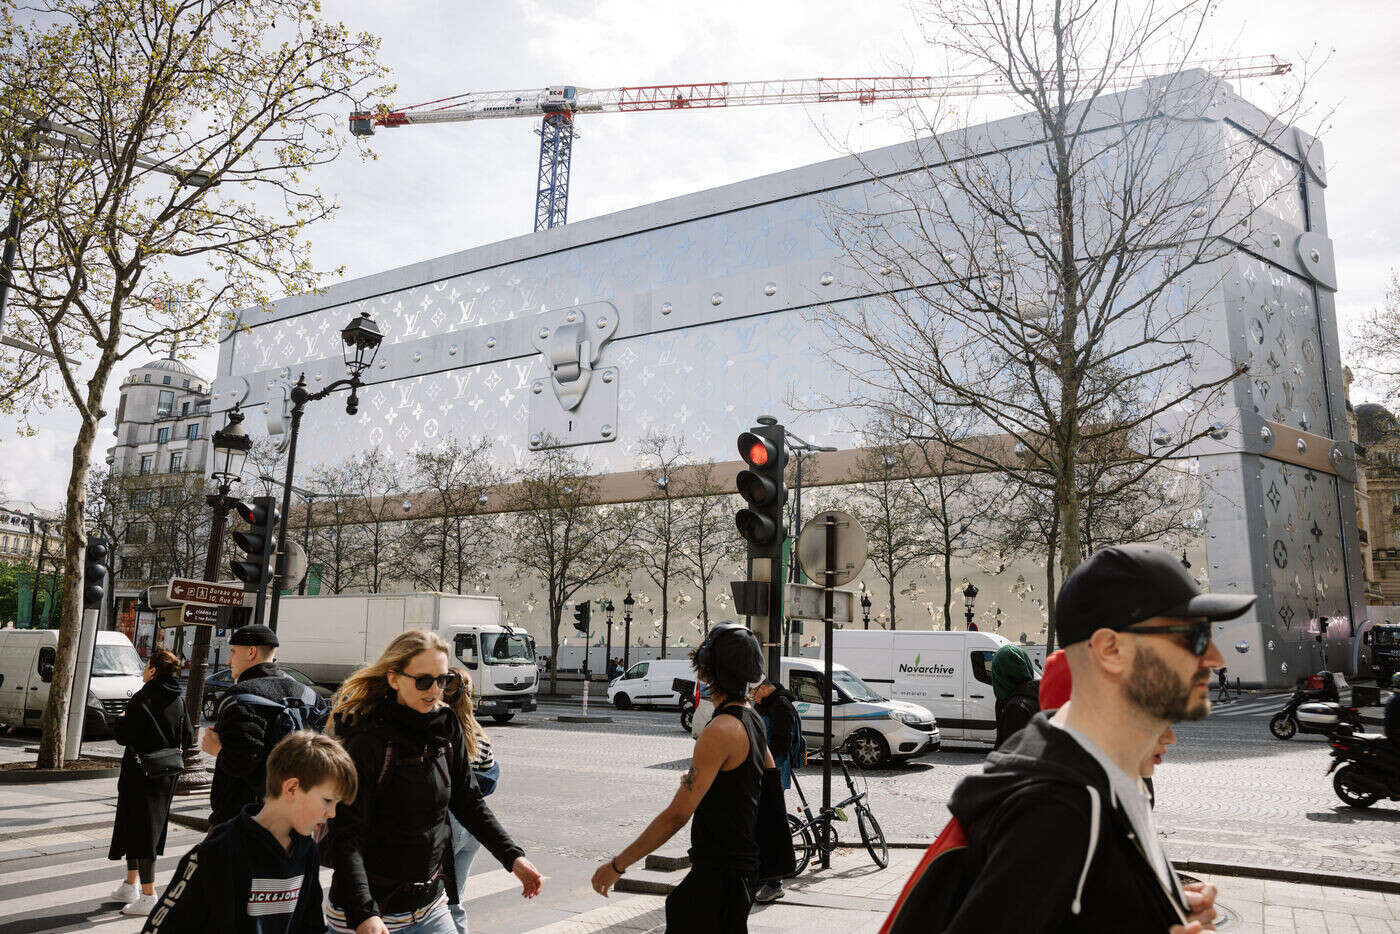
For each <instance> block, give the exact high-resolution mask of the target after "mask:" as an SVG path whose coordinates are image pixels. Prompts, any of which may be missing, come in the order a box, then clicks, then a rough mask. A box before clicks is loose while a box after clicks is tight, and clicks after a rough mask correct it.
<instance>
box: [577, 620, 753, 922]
mask: <svg viewBox="0 0 1400 934" xmlns="http://www.w3.org/2000/svg"><path fill="white" fill-rule="evenodd" d="M691 662H692V663H693V664H694V665H695V671H696V674H697V675H698V677H699V678H700V680H701V681H704V682H705V683H706V684H708V685H709V687H710V697H711V699H712V700H713V701H714V705H715V715H714V717H713V718H712V719H711V720H710V722H709V724H708V725H707V726H706V727H705V729H704V730H703V731H702V732H701V734H700V738H699V739H697V740H696V741H695V754H694V756H693V757H692V758H691V763H690V769H689V770H688V771H687V772H686V773H685V775H684V776H683V777H682V778H681V787H680V790H678V791H677V792H676V795H675V797H674V798H673V799H672V800H671V803H670V804H669V805H667V806H666V808H665V810H663V811H662V812H661V813H660V814H658V815H657V816H656V818H655V819H654V820H653V821H652V822H651V823H650V824H649V825H648V826H647V829H646V830H644V831H642V834H641V836H639V837H638V838H637V839H636V840H634V841H633V842H632V843H631V844H630V845H629V846H628V847H627V848H626V849H624V850H623V851H622V852H621V853H619V854H618V855H617V856H615V857H613V858H612V859H611V860H609V861H608V862H606V863H604V864H603V865H601V866H599V867H598V870H597V872H595V873H594V874H593V889H594V891H596V892H598V894H600V895H602V896H604V897H606V896H607V894H608V889H610V888H611V887H612V886H613V884H614V883H616V882H617V880H618V878H619V877H620V876H621V875H622V874H623V873H624V872H625V871H626V870H627V867H628V866H630V865H631V864H632V863H635V862H636V861H637V860H639V859H642V858H643V857H645V856H646V855H647V854H648V853H650V852H652V851H653V850H655V849H656V848H657V847H659V846H661V845H662V844H663V843H665V842H666V841H667V840H669V839H671V837H673V836H675V834H676V832H677V831H679V830H680V829H681V828H682V827H684V826H685V825H686V822H687V821H691V826H690V865H691V868H690V872H689V873H688V874H687V875H686V877H685V879H684V880H682V882H681V884H680V885H679V886H677V887H676V889H675V890H674V891H673V892H672V893H671V894H670V895H669V896H667V898H666V931H667V934H689V932H692V931H693V932H697V934H699V932H704V934H746V932H747V931H748V918H749V909H750V908H751V907H752V906H753V896H754V892H755V890H756V889H757V888H758V799H759V792H760V789H761V788H762V783H763V772H764V769H771V768H774V765H773V756H772V754H771V753H769V751H768V742H767V738H766V735H765V733H764V729H763V721H762V719H761V718H760V717H759V715H758V712H757V711H756V710H754V708H753V707H752V706H751V705H750V704H749V702H748V700H747V697H748V693H749V690H750V688H751V686H752V685H754V684H756V683H757V682H759V681H761V680H762V679H763V651H762V649H761V648H760V647H759V644H758V640H757V639H755V638H754V635H753V633H751V632H749V631H748V630H747V629H744V628H743V627H740V626H736V625H733V624H721V625H719V626H716V627H715V628H714V629H712V630H710V633H709V635H708V636H706V637H705V641H704V642H703V643H701V645H700V647H699V648H698V649H696V650H695V651H694V652H692V653H691ZM692 815H694V819H693V820H692Z"/></svg>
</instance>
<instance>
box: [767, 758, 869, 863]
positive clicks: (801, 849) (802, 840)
mask: <svg viewBox="0 0 1400 934" xmlns="http://www.w3.org/2000/svg"><path fill="white" fill-rule="evenodd" d="M836 763H837V764H838V765H839V766H840V767H841V774H842V775H843V776H845V779H846V788H847V790H848V791H849V792H850V794H849V795H848V796H847V797H846V798H845V799H843V800H841V801H835V802H832V806H831V813H830V814H822V813H820V809H818V811H816V812H814V811H813V810H812V806H811V805H810V804H808V803H807V796H806V795H805V794H803V793H802V785H801V783H800V782H798V780H797V773H796V772H795V771H794V772H793V775H792V785H793V787H794V788H796V789H797V797H798V799H799V800H800V801H801V802H802V806H801V807H800V808H799V809H798V811H799V813H798V814H789V815H788V827H789V828H790V829H791V830H792V849H793V852H794V853H795V854H796V855H797V866H796V869H794V870H793V872H792V875H791V876H789V878H792V877H793V876H799V875H801V874H802V873H803V872H804V871H805V870H806V868H807V865H808V864H809V863H810V862H811V861H812V857H813V856H815V855H817V854H818V853H820V852H822V851H823V850H824V851H825V852H826V853H827V854H828V855H830V853H831V852H832V851H833V850H835V849H836V847H837V846H839V845H840V842H841V841H840V839H839V838H838V835H837V832H836V826H835V823H836V822H847V821H849V820H850V818H849V817H848V816H847V815H846V808H848V807H849V808H854V810H855V813H856V828H857V829H858V830H859V832H860V839H861V842H862V843H864V844H865V849H866V851H867V852H869V853H870V858H871V859H872V860H874V861H875V865H876V866H879V867H880V868H881V869H884V868H885V867H886V866H888V865H889V864H890V849H889V846H888V845H887V844H886V843H885V832H884V831H883V830H881V829H880V822H879V821H877V820H876V819H875V814H874V813H873V812H872V811H871V810H870V800H869V799H870V789H869V786H868V785H867V784H866V781H865V775H864V774H862V775H861V790H860V791H857V790H856V783H855V780H854V779H852V778H851V771H850V769H848V768H846V757H845V755H843V754H842V752H841V747H840V746H837V747H836Z"/></svg>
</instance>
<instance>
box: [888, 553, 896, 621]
mask: <svg viewBox="0 0 1400 934" xmlns="http://www.w3.org/2000/svg"><path fill="white" fill-rule="evenodd" d="M889 585H890V632H894V628H895V623H894V568H893V567H891V568H890V579H889Z"/></svg>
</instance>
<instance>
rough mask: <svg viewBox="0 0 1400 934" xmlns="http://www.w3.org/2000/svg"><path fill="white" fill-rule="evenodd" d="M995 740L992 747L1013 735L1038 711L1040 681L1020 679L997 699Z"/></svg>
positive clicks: (999, 744)
mask: <svg viewBox="0 0 1400 934" xmlns="http://www.w3.org/2000/svg"><path fill="white" fill-rule="evenodd" d="M996 708H997V741H996V746H995V747H994V748H996V749H1000V748H1001V744H1002V743H1004V742H1006V741H1007V740H1008V739H1010V738H1011V737H1012V736H1013V735H1015V734H1016V733H1017V732H1018V731H1019V730H1020V729H1021V728H1022V727H1024V726H1025V725H1026V724H1027V723H1030V722H1031V717H1034V716H1035V715H1036V714H1037V713H1039V712H1040V681H1039V680H1036V679H1032V680H1030V681H1022V682H1021V683H1020V684H1018V685H1016V687H1014V688H1012V689H1011V693H1010V694H1008V695H1006V698H1005V699H1004V700H999V701H997V704H996Z"/></svg>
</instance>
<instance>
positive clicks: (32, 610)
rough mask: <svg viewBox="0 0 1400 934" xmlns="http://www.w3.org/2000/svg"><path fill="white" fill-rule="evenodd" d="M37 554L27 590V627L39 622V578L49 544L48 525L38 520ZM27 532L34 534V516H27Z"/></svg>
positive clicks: (36, 627) (31, 627)
mask: <svg viewBox="0 0 1400 934" xmlns="http://www.w3.org/2000/svg"><path fill="white" fill-rule="evenodd" d="M39 531H40V535H39V556H38V557H37V558H35V559H34V587H33V589H32V590H30V591H29V628H30V629H38V628H39V626H38V622H39V586H40V584H39V578H41V577H43V576H44V549H45V548H47V547H48V544H49V526H48V523H46V522H44V521H43V520H40V521H39ZM29 534H30V535H33V534H34V517H33V516H30V517H29Z"/></svg>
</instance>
